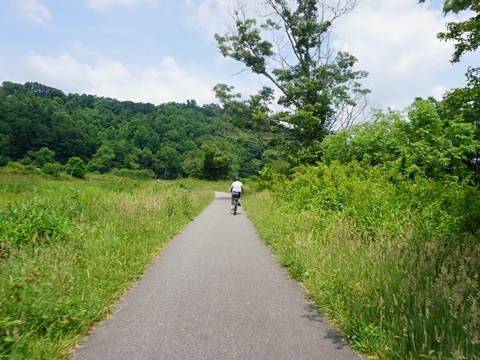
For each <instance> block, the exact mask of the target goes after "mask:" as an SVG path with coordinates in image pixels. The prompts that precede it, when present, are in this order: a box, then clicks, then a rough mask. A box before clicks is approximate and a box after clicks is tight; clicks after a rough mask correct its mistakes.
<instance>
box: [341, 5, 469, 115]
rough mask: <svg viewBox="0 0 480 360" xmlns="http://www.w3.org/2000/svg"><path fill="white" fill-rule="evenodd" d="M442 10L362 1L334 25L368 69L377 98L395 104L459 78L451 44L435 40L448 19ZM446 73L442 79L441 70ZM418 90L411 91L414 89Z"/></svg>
mask: <svg viewBox="0 0 480 360" xmlns="http://www.w3.org/2000/svg"><path fill="white" fill-rule="evenodd" d="M448 20H449V19H448V18H445V17H444V15H443V13H442V12H441V10H439V9H435V8H431V7H430V8H429V7H427V6H421V5H419V4H418V1H417V0H384V1H382V3H381V5H379V3H378V1H376V0H363V1H362V2H360V3H359V5H358V6H357V8H356V9H355V10H354V11H353V12H352V13H351V14H349V15H348V16H346V17H345V18H344V19H342V23H341V24H339V26H338V28H336V34H337V36H339V37H340V38H342V39H345V49H346V50H347V51H349V52H351V53H352V54H353V55H354V56H356V57H357V58H358V60H359V61H358V64H357V65H358V68H359V69H362V70H366V71H368V72H369V73H370V75H369V77H368V78H367V79H366V80H365V84H366V87H369V88H371V89H372V90H373V91H374V92H373V93H372V97H373V98H374V99H375V98H376V99H378V101H377V102H379V103H381V104H383V105H384V106H385V107H386V106H391V107H394V108H402V107H404V106H406V105H408V104H410V103H411V102H412V101H413V100H414V97H416V96H421V97H427V96H430V95H431V94H436V96H438V91H439V90H440V89H442V88H446V87H445V84H441V83H439V82H444V83H446V82H449V81H450V80H451V79H448V78H447V77H448V76H452V77H453V76H454V77H456V78H461V77H462V76H463V73H462V71H460V72H458V71H455V72H454V70H455V69H456V68H454V67H452V65H451V63H450V62H449V60H450V57H451V54H452V53H453V45H452V44H451V43H450V42H449V43H445V42H441V41H440V40H438V39H437V37H436V35H437V33H438V32H441V31H444V30H445V23H446V22H447V21H448ZM442 72H443V74H444V75H446V76H447V77H445V78H444V79H439V78H438V77H437V74H439V73H442ZM413 91H415V93H414V94H413V93H412V92H413Z"/></svg>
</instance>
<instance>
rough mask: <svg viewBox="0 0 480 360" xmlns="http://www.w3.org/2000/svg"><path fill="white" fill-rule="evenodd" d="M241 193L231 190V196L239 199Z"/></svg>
mask: <svg viewBox="0 0 480 360" xmlns="http://www.w3.org/2000/svg"><path fill="white" fill-rule="evenodd" d="M241 194H242V193H239V192H235V191H234V192H232V198H239V199H240V195H241Z"/></svg>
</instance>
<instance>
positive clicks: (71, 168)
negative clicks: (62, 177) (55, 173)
mask: <svg viewBox="0 0 480 360" xmlns="http://www.w3.org/2000/svg"><path fill="white" fill-rule="evenodd" d="M65 170H66V171H67V172H68V173H69V174H71V175H72V176H74V177H76V178H79V179H83V178H84V177H85V171H86V168H85V163H84V162H83V160H82V159H80V158H79V157H77V156H74V157H72V158H70V159H68V162H67V165H65Z"/></svg>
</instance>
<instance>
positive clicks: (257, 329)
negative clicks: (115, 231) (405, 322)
mask: <svg viewBox="0 0 480 360" xmlns="http://www.w3.org/2000/svg"><path fill="white" fill-rule="evenodd" d="M229 210H230V205H229V194H227V193H216V198H215V200H214V201H213V202H212V203H211V204H210V205H209V206H208V207H207V208H206V209H205V211H203V212H202V213H201V214H200V215H199V216H198V217H197V218H196V219H195V220H194V221H192V222H191V223H190V224H189V225H188V226H187V227H186V228H185V230H184V231H183V232H182V233H181V234H180V235H178V236H177V237H176V238H175V239H174V240H172V242H171V243H170V244H169V245H168V246H167V247H166V248H165V250H164V251H163V252H162V254H161V255H160V256H159V257H158V259H157V260H156V261H155V262H154V263H153V264H152V265H151V266H150V267H149V269H148V270H147V271H146V273H145V274H144V276H143V277H142V279H141V280H140V281H139V282H138V283H137V284H136V285H135V286H134V288H133V289H132V290H131V291H130V292H129V293H128V295H127V296H126V297H125V298H124V299H123V300H122V301H121V302H120V303H119V304H118V307H117V311H116V313H115V315H113V316H112V317H111V318H110V319H108V320H106V321H104V322H102V323H100V324H99V326H98V327H96V329H95V331H93V333H92V335H90V336H89V337H88V338H87V339H86V341H85V342H84V343H83V344H82V346H81V347H80V348H79V349H77V351H76V353H75V354H74V359H75V360H87V359H91V360H100V359H101V360H109V359H111V360H122V359H125V360H133V359H142V360H145V359H169V360H170V359H242V360H243V359H262V360H265V359H276V360H277V359H325V360H327V359H328V360H335V359H337V360H354V359H355V360H358V359H360V357H359V356H358V355H355V354H354V353H353V352H352V351H351V350H350V349H349V348H348V347H347V346H345V345H344V344H343V343H342V341H341V340H340V339H339V338H338V337H337V336H336V335H335V332H334V331H333V330H332V329H331V328H330V327H329V326H328V324H326V323H325V322H324V321H322V319H321V316H319V315H318V314H317V313H316V312H315V310H314V309H313V308H312V306H311V304H310V302H309V301H308V300H306V298H305V294H304V292H303V290H302V288H301V287H300V286H299V285H298V284H296V283H295V282H294V281H292V280H289V279H288V278H287V276H286V274H285V272H284V271H283V269H282V268H281V267H280V266H279V265H278V264H277V263H276V262H275V261H274V259H273V257H272V255H271V254H270V252H269V250H268V248H267V247H266V246H265V245H264V244H263V243H262V242H261V240H260V239H259V238H258V236H257V234H256V233H255V230H254V228H253V226H252V224H251V222H250V221H249V220H248V219H247V216H246V214H245V212H244V210H243V208H242V207H240V208H239V213H238V214H237V215H236V216H233V215H231V214H230V212H229Z"/></svg>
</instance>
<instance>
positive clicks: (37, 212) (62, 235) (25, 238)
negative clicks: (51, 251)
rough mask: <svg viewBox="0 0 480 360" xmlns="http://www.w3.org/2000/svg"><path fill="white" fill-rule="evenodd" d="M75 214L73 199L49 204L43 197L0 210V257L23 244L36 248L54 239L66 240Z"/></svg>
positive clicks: (13, 204)
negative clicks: (40, 199) (68, 201)
mask: <svg viewBox="0 0 480 360" xmlns="http://www.w3.org/2000/svg"><path fill="white" fill-rule="evenodd" d="M77 213H78V209H77V206H76V204H75V202H73V203H62V204H52V203H50V201H49V200H48V199H45V200H44V201H40V202H39V201H35V200H26V201H24V202H23V203H22V204H15V203H12V204H10V205H9V206H8V207H7V208H6V209H5V210H3V211H2V212H0V219H1V220H2V221H1V222H0V239H2V242H1V246H0V257H5V256H6V255H5V254H6V252H8V251H9V249H12V248H18V247H20V246H24V245H26V246H32V247H33V248H35V247H37V246H40V245H44V244H50V243H53V242H57V241H68V240H69V238H68V237H69V234H68V230H67V229H68V228H69V226H71V219H72V217H74V216H76V215H77ZM2 251H3V253H1V252H2ZM2 255H3V256H2Z"/></svg>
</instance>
